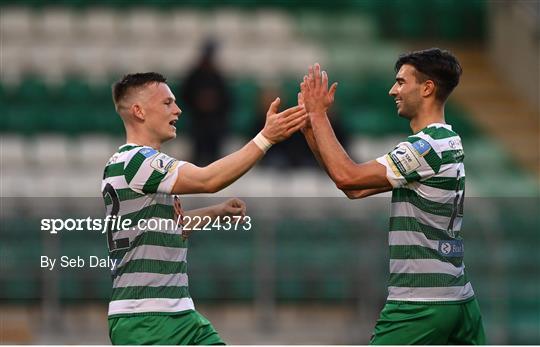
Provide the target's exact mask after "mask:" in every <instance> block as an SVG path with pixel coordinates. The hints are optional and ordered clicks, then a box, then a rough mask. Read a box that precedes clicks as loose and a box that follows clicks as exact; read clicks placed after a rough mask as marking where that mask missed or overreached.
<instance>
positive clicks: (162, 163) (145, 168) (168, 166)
mask: <svg viewBox="0 0 540 347" xmlns="http://www.w3.org/2000/svg"><path fill="white" fill-rule="evenodd" d="M185 163H186V162H185V161H181V160H177V159H175V158H172V157H170V156H168V155H167V154H165V153H162V152H159V151H157V150H155V149H153V148H150V147H144V148H142V149H140V150H139V151H138V152H137V153H136V154H135V155H134V156H133V157H132V158H131V159H130V160H129V162H128V164H127V165H126V167H125V170H124V173H125V177H126V181H127V183H128V184H129V187H130V188H131V189H133V190H135V191H137V192H141V193H143V194H152V193H164V194H171V191H172V188H173V186H174V183H175V182H176V178H177V177H178V169H179V168H180V167H181V166H182V165H184V164H185Z"/></svg>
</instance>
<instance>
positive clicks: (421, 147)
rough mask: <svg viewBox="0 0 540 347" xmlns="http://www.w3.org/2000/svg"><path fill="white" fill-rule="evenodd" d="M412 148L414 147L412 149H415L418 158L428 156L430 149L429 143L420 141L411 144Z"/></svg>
mask: <svg viewBox="0 0 540 347" xmlns="http://www.w3.org/2000/svg"><path fill="white" fill-rule="evenodd" d="M412 146H413V147H414V149H416V151H417V152H418V154H420V156H422V157H423V156H425V155H426V154H428V153H429V151H430V149H431V145H430V144H429V142H427V141H426V140H422V139H420V140H418V141H415V142H413V144H412Z"/></svg>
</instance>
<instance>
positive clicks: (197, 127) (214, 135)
mask: <svg viewBox="0 0 540 347" xmlns="http://www.w3.org/2000/svg"><path fill="white" fill-rule="evenodd" d="M217 48H218V46H217V42H216V41H214V40H213V39H207V40H206V42H205V43H204V45H203V47H202V51H201V56H200V58H199V60H198V61H197V63H196V65H195V66H194V67H193V68H192V69H191V71H189V72H188V74H187V76H186V77H185V79H184V81H183V83H182V86H181V99H182V102H183V103H184V105H185V107H186V108H187V109H188V110H189V112H191V113H192V114H193V117H192V128H191V135H192V139H193V144H194V152H195V153H196V159H195V160H196V161H195V163H196V164H197V165H207V164H209V163H211V162H212V161H214V160H215V159H216V158H218V157H219V156H220V149H221V145H222V143H223V140H224V138H225V136H227V134H228V129H227V126H228V122H229V113H230V111H231V109H232V97H231V93H230V90H229V88H228V87H227V83H226V81H225V78H224V77H223V75H222V73H221V72H220V71H219V69H218V67H217V65H216V62H215V56H216V50H217Z"/></svg>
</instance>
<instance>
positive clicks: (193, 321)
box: [102, 72, 307, 345]
mask: <svg viewBox="0 0 540 347" xmlns="http://www.w3.org/2000/svg"><path fill="white" fill-rule="evenodd" d="M113 100H114V105H115V108H116V111H117V113H118V114H119V115H120V117H121V118H122V120H123V122H124V126H125V129H126V144H124V145H122V146H120V148H119V149H118V151H117V152H116V153H115V154H113V156H112V157H111V158H110V159H109V161H108V163H107V165H106V167H105V170H104V173H103V181H102V192H103V197H104V200H105V205H106V213H107V215H109V216H111V215H112V216H122V217H123V219H124V220H130V221H131V222H130V223H131V224H130V225H129V228H128V229H121V230H113V229H112V228H108V229H109V230H107V240H108V246H109V256H110V258H112V259H113V261H114V262H115V263H114V266H113V269H112V277H113V290H112V294H111V300H110V303H109V312H108V318H109V319H108V320H109V336H110V338H111V341H112V343H113V344H130V345H140V344H161V345H165V344H167V345H170V344H189V345H195V344H203V345H209V344H223V341H222V340H221V338H220V337H219V335H218V333H217V332H216V331H215V329H214V328H213V326H212V325H211V324H210V322H209V321H208V320H207V319H206V318H204V317H203V316H202V315H200V314H199V313H198V312H197V311H196V310H195V307H194V304H193V301H192V299H191V297H190V295H189V291H188V276H187V235H188V233H189V228H188V226H187V225H186V226H185V227H183V226H182V225H183V220H184V217H185V216H200V217H203V216H204V217H206V216H209V217H210V218H211V219H212V220H214V219H215V218H219V217H221V216H239V217H242V216H244V215H245V211H246V207H245V204H244V203H243V202H242V201H241V200H238V199H230V200H227V201H225V202H224V203H222V204H219V205H214V206H210V207H206V208H201V209H198V210H192V211H187V212H184V211H183V210H182V208H181V205H180V201H179V199H178V197H177V196H176V194H196V193H214V192H217V191H219V190H221V189H223V188H225V187H227V186H228V185H230V184H231V183H233V182H234V181H236V180H237V179H238V178H239V177H241V176H242V175H243V174H245V173H246V172H247V171H248V170H249V169H250V168H251V167H253V166H254V165H255V163H256V162H257V161H258V160H259V159H261V158H262V157H263V156H264V154H265V153H266V151H267V150H268V149H269V148H270V147H271V146H272V144H274V143H278V142H281V141H283V140H285V139H286V138H288V137H290V136H291V135H292V134H293V133H294V132H295V131H297V130H299V129H300V127H302V126H304V125H305V121H306V119H307V115H306V112H305V110H304V108H303V107H301V106H296V107H292V108H289V109H287V110H285V111H283V112H280V113H278V112H277V110H278V107H279V104H280V99H279V98H276V99H275V100H274V101H273V102H272V103H271V105H270V107H269V109H268V112H267V118H266V123H265V124H264V128H263V129H262V131H261V132H260V133H259V134H258V135H257V136H256V137H255V138H254V139H253V140H252V141H250V142H248V143H247V144H246V145H245V146H244V147H243V148H241V149H240V150H238V151H236V152H234V153H232V154H230V155H228V156H226V157H224V158H222V159H219V160H217V161H215V162H213V163H211V164H210V165H208V166H205V167H199V166H196V165H194V164H191V163H188V162H185V161H181V160H177V159H175V158H172V157H169V156H168V155H167V154H165V153H162V152H160V147H161V145H162V144H163V143H164V142H166V141H168V140H171V139H174V138H175V137H176V122H177V121H178V119H179V117H180V114H181V113H182V111H181V110H180V108H179V107H178V106H177V104H176V99H175V97H174V95H173V93H172V92H171V90H170V89H169V87H168V85H167V83H166V79H165V78H164V77H163V76H162V75H160V74H157V73H153V72H150V73H136V74H129V75H126V76H124V77H123V78H122V79H121V80H120V81H118V82H117V83H115V84H114V85H113ZM151 219H154V220H172V221H173V222H176V223H177V224H176V227H173V226H170V223H169V224H168V225H169V226H168V227H166V228H160V229H159V230H147V229H142V227H139V226H140V225H141V224H140V221H141V220H143V221H145V222H146V223H147V222H148V221H149V220H151ZM124 227H125V226H124ZM184 229H185V230H184Z"/></svg>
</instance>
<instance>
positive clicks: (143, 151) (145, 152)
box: [139, 148, 158, 158]
mask: <svg viewBox="0 0 540 347" xmlns="http://www.w3.org/2000/svg"><path fill="white" fill-rule="evenodd" d="M157 152H158V151H156V150H155V149H153V148H143V149H141V150H140V151H139V153H141V154H142V155H144V156H145V158H150V157H151V156H153V155H154V154H156V153H157Z"/></svg>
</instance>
